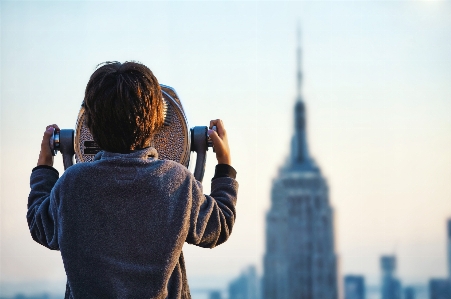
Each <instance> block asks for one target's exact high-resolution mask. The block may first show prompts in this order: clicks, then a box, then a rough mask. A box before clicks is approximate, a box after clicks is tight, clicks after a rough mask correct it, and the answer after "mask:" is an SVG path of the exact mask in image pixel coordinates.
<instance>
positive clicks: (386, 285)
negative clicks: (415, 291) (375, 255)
mask: <svg viewBox="0 0 451 299" xmlns="http://www.w3.org/2000/svg"><path fill="white" fill-rule="evenodd" d="M381 269H382V299H401V282H400V281H399V279H397V278H396V276H395V273H396V257H394V256H382V257H381Z"/></svg>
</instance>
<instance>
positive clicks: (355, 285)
mask: <svg viewBox="0 0 451 299" xmlns="http://www.w3.org/2000/svg"><path fill="white" fill-rule="evenodd" d="M344 291H345V299H365V278H364V277H363V276H357V275H347V276H345V285H344Z"/></svg>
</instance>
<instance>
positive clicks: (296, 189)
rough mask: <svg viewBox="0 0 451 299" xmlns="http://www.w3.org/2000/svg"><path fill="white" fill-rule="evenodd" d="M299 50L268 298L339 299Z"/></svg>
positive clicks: (269, 227) (275, 205)
mask: <svg viewBox="0 0 451 299" xmlns="http://www.w3.org/2000/svg"><path fill="white" fill-rule="evenodd" d="M301 87H302V72H301V49H300V46H299V41H298V49H297V97H296V103H295V106H294V136H293V138H292V142H291V153H290V156H289V158H288V159H287V161H286V163H285V164H284V165H283V166H282V167H281V168H280V170H279V173H278V176H277V178H275V179H274V180H273V185H272V193H271V208H270V210H269V212H268V213H267V216H266V252H265V257H264V276H263V282H262V284H263V298H264V299H324V298H327V299H336V298H337V261H336V259H337V258H336V255H335V250H334V233H333V211H332V208H331V206H330V204H329V195H328V186H327V182H326V180H325V179H324V178H323V176H322V175H321V171H320V169H319V168H318V166H317V165H316V164H315V162H314V160H313V159H312V157H310V155H309V152H308V146H307V138H306V112H305V104H304V101H303V98H302V94H301Z"/></svg>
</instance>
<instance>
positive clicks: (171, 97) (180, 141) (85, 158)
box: [50, 85, 214, 181]
mask: <svg viewBox="0 0 451 299" xmlns="http://www.w3.org/2000/svg"><path fill="white" fill-rule="evenodd" d="M160 86H161V92H162V95H163V102H164V106H165V107H164V125H163V127H162V128H161V129H160V130H159V131H158V132H157V133H156V134H155V135H154V138H153V140H152V147H154V148H155V149H156V150H157V151H158V157H159V159H165V160H173V161H176V162H179V163H180V164H182V165H184V166H185V167H188V165H189V163H190V157H191V152H195V153H196V165H195V168H194V177H195V178H196V179H197V180H198V181H202V179H203V176H204V172H205V162H206V158H207V151H208V148H209V147H212V142H211V140H210V139H209V138H208V135H207V132H208V128H207V127H206V126H196V127H193V128H189V126H188V121H187V118H186V114H185V111H184V110H183V106H182V103H181V101H180V99H179V97H178V95H177V93H176V92H175V90H174V89H173V88H172V87H169V86H166V85H160ZM213 129H214V128H213ZM50 148H51V150H52V154H53V155H56V153H57V152H58V151H60V152H61V154H62V156H63V164H64V169H67V168H68V167H70V166H72V165H73V164H74V163H76V162H77V163H81V162H92V161H94V158H95V155H96V154H97V153H98V152H99V151H101V149H100V148H99V147H98V146H97V144H96V143H95V141H94V139H93V137H92V135H91V132H90V131H89V129H88V127H87V126H86V122H85V110H84V108H83V107H81V109H80V112H79V114H78V119H77V124H76V128H75V130H73V129H61V130H59V131H55V132H54V133H53V137H52V138H51V140H50Z"/></svg>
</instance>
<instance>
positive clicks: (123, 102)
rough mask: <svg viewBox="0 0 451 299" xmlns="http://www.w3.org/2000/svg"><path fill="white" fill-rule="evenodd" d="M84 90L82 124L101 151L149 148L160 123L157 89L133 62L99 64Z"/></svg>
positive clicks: (146, 72) (149, 73)
mask: <svg viewBox="0 0 451 299" xmlns="http://www.w3.org/2000/svg"><path fill="white" fill-rule="evenodd" d="M97 67H98V68H97V69H96V70H95V71H94V73H93V74H92V75H91V78H90V79H89V82H88V85H87V86H86V91H85V99H84V102H83V105H84V107H85V109H86V124H87V126H88V128H89V130H90V131H91V134H92V136H93V138H94V141H95V142H96V143H97V144H98V145H99V147H100V148H101V149H103V150H106V151H110V152H117V153H128V152H130V151H132V150H136V149H141V148H145V147H148V146H150V142H151V139H152V137H153V134H154V133H155V131H156V130H158V129H159V128H160V127H161V126H162V125H163V121H164V116H163V99H162V95H161V89H160V85H159V84H158V80H157V78H155V76H154V75H153V73H152V71H151V70H150V69H149V68H147V67H146V66H145V65H143V64H141V63H137V62H125V63H120V62H117V61H114V62H105V63H102V64H99V65H98V66H97Z"/></svg>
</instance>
